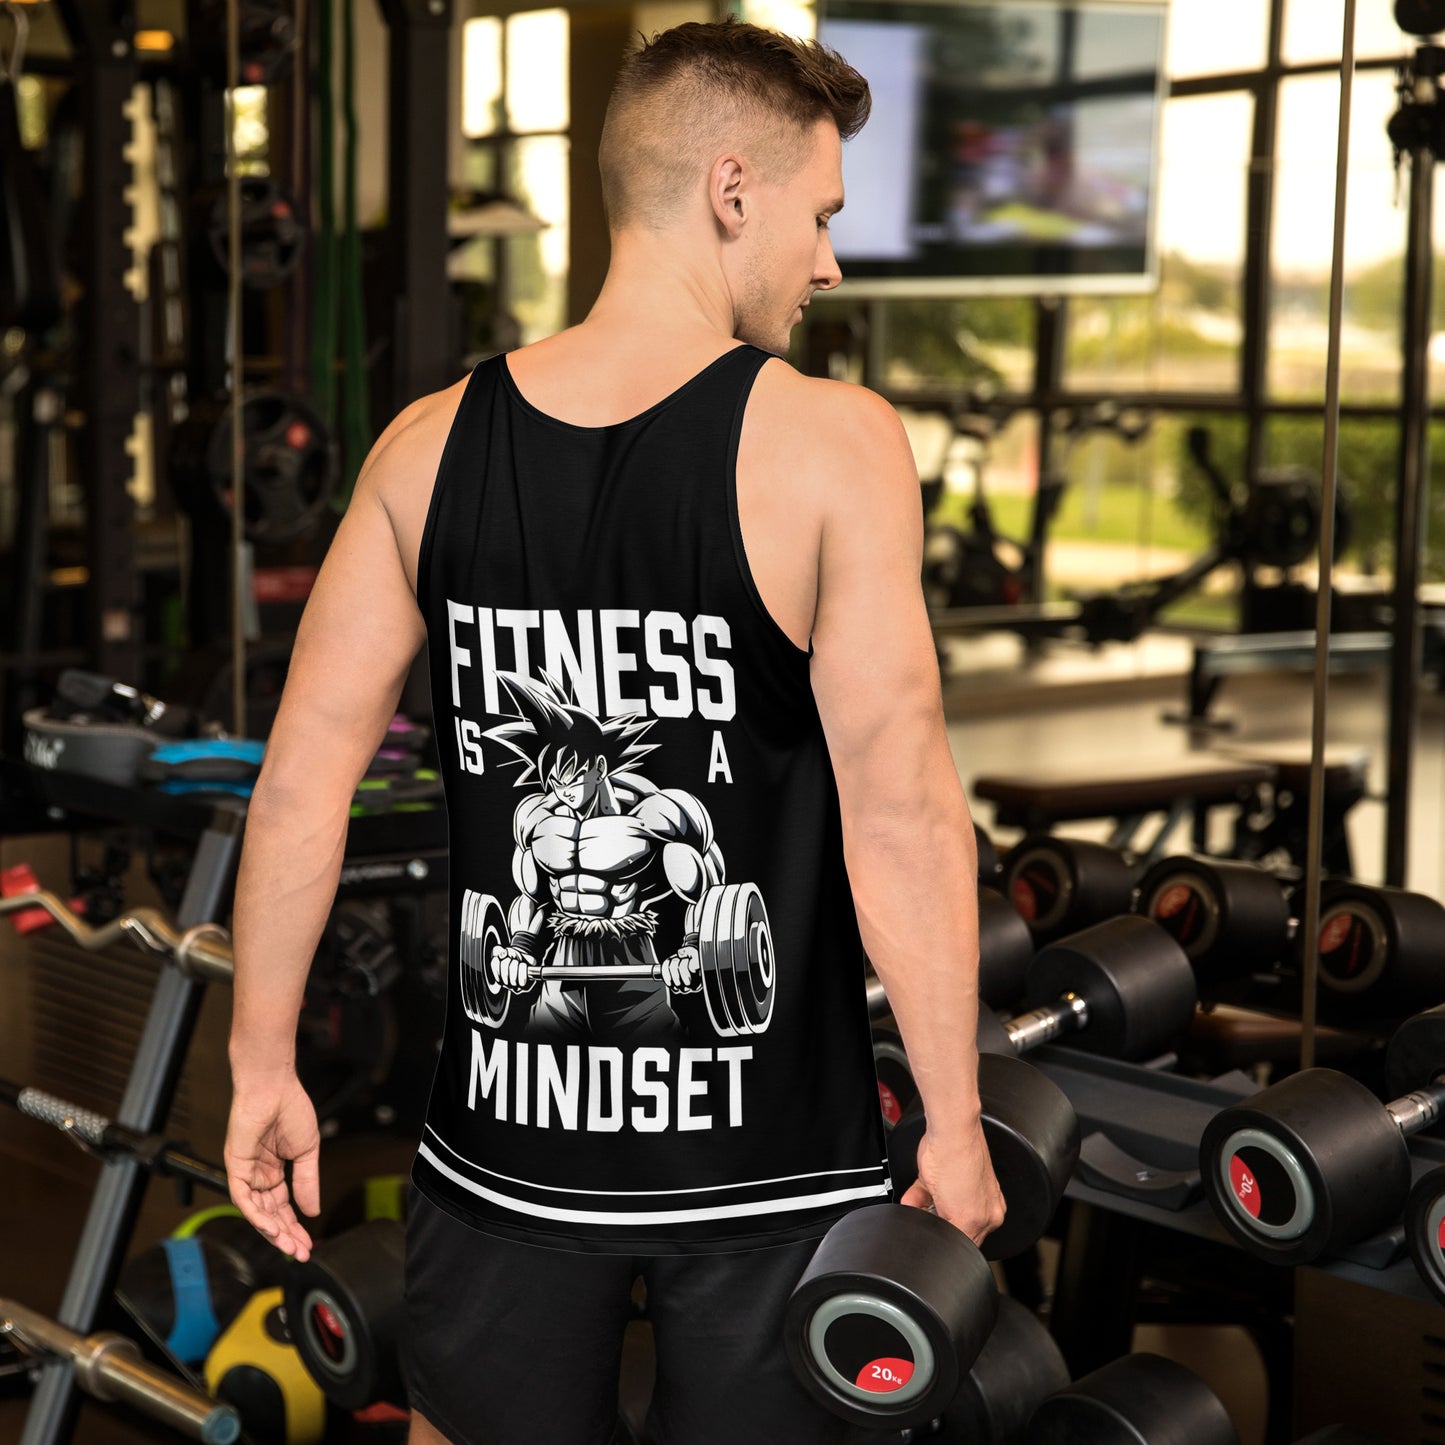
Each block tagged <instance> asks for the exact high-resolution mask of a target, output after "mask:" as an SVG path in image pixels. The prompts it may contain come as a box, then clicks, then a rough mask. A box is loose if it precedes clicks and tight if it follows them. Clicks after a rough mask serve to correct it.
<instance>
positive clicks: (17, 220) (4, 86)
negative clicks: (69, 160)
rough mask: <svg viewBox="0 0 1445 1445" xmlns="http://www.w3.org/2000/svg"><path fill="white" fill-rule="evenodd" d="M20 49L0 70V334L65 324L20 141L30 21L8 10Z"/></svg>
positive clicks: (53, 253)
mask: <svg viewBox="0 0 1445 1445" xmlns="http://www.w3.org/2000/svg"><path fill="white" fill-rule="evenodd" d="M6 9H7V14H8V16H9V19H10V23H11V24H12V25H13V26H14V28H15V44H14V47H13V48H12V49H11V52H10V55H9V57H8V58H7V60H6V63H5V64H4V65H3V66H0V333H3V332H6V331H9V330H10V329H11V328H12V327H19V328H20V329H21V330H23V331H27V332H37V331H45V330H47V329H48V328H49V327H51V326H54V325H55V323H56V321H58V320H59V319H60V314H61V300H60V266H59V254H60V253H59V251H58V250H57V248H56V246H55V244H54V241H53V238H52V236H51V228H50V225H49V221H48V218H47V207H46V205H45V201H44V199H43V198H42V195H41V191H40V187H39V185H38V184H37V181H36V176H35V169H34V165H33V162H32V158H31V155H30V152H29V151H27V150H26V149H25V146H24V144H23V142H22V141H21V137H20V111H19V107H18V105H17V103H16V87H17V84H18V82H19V80H20V77H21V74H22V73H23V70H24V66H25V45H26V39H27V36H28V34H29V30H30V21H29V19H28V17H27V16H26V13H25V12H24V11H23V10H20V9H19V8H17V7H16V6H13V5H12V6H8V7H6Z"/></svg>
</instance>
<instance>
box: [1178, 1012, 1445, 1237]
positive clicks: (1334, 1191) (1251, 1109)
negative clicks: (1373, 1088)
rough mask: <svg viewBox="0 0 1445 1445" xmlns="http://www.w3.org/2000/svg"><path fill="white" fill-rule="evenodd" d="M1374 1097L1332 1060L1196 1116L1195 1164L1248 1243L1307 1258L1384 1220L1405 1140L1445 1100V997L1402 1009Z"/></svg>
mask: <svg viewBox="0 0 1445 1445" xmlns="http://www.w3.org/2000/svg"><path fill="white" fill-rule="evenodd" d="M1385 1067H1386V1079H1387V1082H1388V1085H1389V1088H1390V1091H1391V1092H1392V1093H1395V1094H1398V1095H1399V1097H1398V1098H1396V1099H1394V1100H1393V1101H1392V1102H1391V1103H1388V1104H1382V1103H1381V1102H1380V1101H1379V1100H1378V1099H1377V1098H1376V1097H1375V1096H1374V1095H1373V1094H1372V1093H1371V1092H1370V1091H1369V1090H1368V1089H1367V1088H1366V1087H1365V1086H1364V1085H1363V1084H1361V1083H1359V1082H1358V1081H1357V1080H1355V1079H1352V1078H1350V1076H1349V1075H1348V1074H1340V1073H1336V1072H1335V1071H1334V1070H1333V1069H1306V1070H1304V1071H1303V1072H1302V1073H1298V1074H1294V1075H1292V1076H1291V1077H1290V1078H1287V1079H1284V1080H1282V1081H1281V1082H1280V1083H1278V1084H1273V1085H1271V1086H1270V1087H1269V1088H1268V1089H1265V1090H1264V1091H1263V1092H1262V1093H1259V1094H1255V1095H1254V1096H1253V1097H1252V1098H1249V1099H1246V1100H1245V1101H1244V1102H1243V1103H1241V1104H1235V1105H1231V1106H1230V1107H1229V1108H1227V1109H1223V1110H1221V1111H1220V1112H1219V1113H1218V1114H1216V1115H1215V1116H1214V1118H1213V1119H1211V1120H1210V1121H1209V1123H1208V1124H1207V1125H1206V1126H1205V1129H1204V1137H1203V1139H1202V1140H1201V1142H1200V1146H1199V1168H1200V1172H1201V1173H1202V1175H1203V1177H1204V1183H1205V1187H1206V1189H1207V1190H1208V1193H1209V1198H1210V1202H1211V1203H1212V1204H1213V1206H1214V1210H1215V1213H1216V1214H1217V1215H1218V1216H1219V1218H1220V1219H1221V1220H1222V1221H1223V1223H1224V1224H1225V1226H1226V1227H1227V1228H1228V1229H1229V1231H1230V1233H1231V1234H1233V1235H1234V1237H1235V1238H1236V1239H1238V1240H1239V1242H1240V1243H1241V1244H1242V1245H1244V1247H1245V1248H1246V1249H1248V1250H1249V1251H1250V1252H1251V1253H1253V1254H1255V1255H1258V1256H1259V1257H1260V1258H1261V1259H1265V1260H1269V1261H1270V1262H1271V1263H1274V1264H1291V1265H1293V1264H1307V1263H1308V1262H1309V1261H1310V1260H1313V1259H1318V1258H1319V1257H1320V1256H1321V1255H1325V1254H1329V1253H1331V1252H1332V1251H1335V1250H1338V1249H1340V1248H1342V1247H1343V1246H1344V1245H1347V1244H1350V1243H1353V1242H1354V1241H1355V1240H1359V1239H1365V1238H1367V1237H1368V1236H1370V1235H1372V1234H1374V1233H1376V1232H1377V1231H1379V1230H1381V1229H1384V1228H1385V1227H1386V1226H1387V1225H1389V1224H1390V1223H1392V1222H1393V1221H1394V1220H1395V1219H1396V1218H1398V1216H1399V1213H1400V1210H1401V1209H1402V1207H1403V1206H1404V1205H1405V1202H1406V1199H1407V1197H1408V1195H1409V1192H1410V1154H1409V1149H1408V1147H1407V1145H1406V1143H1405V1141H1406V1139H1407V1138H1409V1136H1410V1135H1412V1134H1418V1133H1419V1132H1420V1131H1421V1130H1424V1129H1428V1128H1429V1127H1430V1126H1431V1125H1432V1124H1434V1123H1435V1122H1436V1120H1438V1119H1439V1117H1440V1115H1441V1112H1442V1110H1445V1081H1442V1078H1441V1076H1442V1074H1445V1005H1442V1006H1441V1007H1439V1008H1434V1009H1431V1010H1429V1011H1428V1012H1426V1013H1422V1014H1416V1015H1415V1017H1414V1018H1411V1019H1407V1020H1406V1021H1405V1022H1404V1023H1403V1024H1401V1026H1400V1027H1399V1028H1398V1029H1397V1030H1396V1031H1395V1035H1394V1037H1393V1038H1392V1039H1391V1040H1390V1046H1389V1051H1388V1053H1387V1055H1386V1064H1385Z"/></svg>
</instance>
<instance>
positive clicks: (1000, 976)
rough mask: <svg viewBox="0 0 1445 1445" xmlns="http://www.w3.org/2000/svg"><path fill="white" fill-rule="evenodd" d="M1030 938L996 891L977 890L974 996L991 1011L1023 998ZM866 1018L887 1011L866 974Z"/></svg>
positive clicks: (876, 984) (881, 993)
mask: <svg viewBox="0 0 1445 1445" xmlns="http://www.w3.org/2000/svg"><path fill="white" fill-rule="evenodd" d="M1033 956H1034V938H1033V934H1031V933H1030V932H1029V926H1028V924H1027V923H1025V922H1024V921H1023V919H1022V918H1020V917H1019V914H1018V910H1017V909H1015V908H1014V906H1013V905H1012V904H1011V903H1010V902H1009V901H1008V899H1006V898H1005V897H1004V896H1003V894H1002V893H1000V892H999V891H998V890H997V889H996V888H980V889H979V890H978V993H979V998H980V999H982V1000H986V1001H987V1002H988V1003H989V1004H990V1005H992V1006H993V1007H994V1008H1007V1007H1009V1006H1010V1005H1013V1004H1016V1003H1017V1002H1018V1001H1019V999H1020V998H1021V997H1022V996H1023V991H1024V984H1025V981H1026V980H1027V978H1028V971H1029V964H1030V963H1031V962H1032V961H1033ZM867 989H868V1017H869V1018H871V1019H881V1018H886V1017H887V1016H888V1015H889V1013H890V1012H891V1009H890V1006H889V1003H888V995H887V992H886V991H885V990H884V987H883V984H882V982H881V981H880V980H879V979H878V978H877V977H876V976H872V975H870V976H869V978H868V983H867Z"/></svg>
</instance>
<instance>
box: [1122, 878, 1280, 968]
mask: <svg viewBox="0 0 1445 1445" xmlns="http://www.w3.org/2000/svg"><path fill="white" fill-rule="evenodd" d="M1139 912H1140V913H1141V914H1143V915H1144V916H1145V917H1146V918H1152V919H1153V920H1154V921H1155V922H1156V923H1158V924H1159V925H1160V926H1161V927H1162V928H1164V929H1165V930H1166V931H1167V932H1168V933H1169V934H1170V936H1171V937H1172V938H1173V939H1174V940H1175V941H1176V942H1177V943H1178V944H1179V946H1180V947H1181V948H1182V949H1183V950H1184V952H1185V955H1186V956H1187V957H1188V959H1189V961H1190V963H1191V964H1193V965H1194V970H1195V973H1196V975H1197V976H1198V977H1199V979H1200V982H1201V985H1202V986H1203V985H1208V984H1216V983H1221V982H1224V981H1226V980H1228V979H1235V978H1243V977H1247V976H1248V975H1249V974H1251V973H1253V972H1255V971H1256V970H1258V969H1261V968H1268V967H1269V966H1270V965H1272V964H1273V963H1274V962H1275V961H1276V960H1277V959H1278V957H1279V955H1280V951H1281V949H1282V948H1283V946H1284V945H1285V943H1286V942H1287V941H1288V939H1289V932H1290V917H1289V901H1288V899H1287V898H1286V897H1285V892H1284V889H1283V888H1282V887H1281V886H1280V883H1279V881H1278V879H1276V878H1275V877H1274V876H1273V875H1272V874H1269V873H1266V872H1264V871H1263V870H1262V869H1260V868H1256V867H1254V866H1253V865H1252V864H1249V863H1238V862H1232V861H1228V860H1216V859H1207V860H1206V859H1203V858H1192V857H1184V858H1163V859H1161V860H1160V861H1159V862H1158V863H1156V864H1155V865H1154V866H1153V867H1152V868H1151V869H1150V870H1149V871H1148V872H1147V873H1146V874H1145V875H1144V877H1143V878H1142V879H1141V880H1140V882H1139Z"/></svg>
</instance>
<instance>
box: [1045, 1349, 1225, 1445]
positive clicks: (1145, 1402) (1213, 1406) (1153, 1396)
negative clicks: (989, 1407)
mask: <svg viewBox="0 0 1445 1445" xmlns="http://www.w3.org/2000/svg"><path fill="white" fill-rule="evenodd" d="M1024 1439H1025V1441H1026V1442H1027V1445H1239V1436H1238V1435H1237V1434H1236V1433H1235V1429H1234V1424H1233V1422H1232V1421H1231V1420H1230V1418H1229V1414H1228V1412H1227V1411H1226V1410H1225V1408H1224V1406H1223V1405H1222V1404H1221V1403H1220V1401H1219V1397H1218V1396H1217V1395H1216V1394H1215V1393H1214V1391H1213V1390H1211V1389H1210V1388H1209V1387H1208V1386H1207V1385H1206V1384H1205V1383H1204V1381H1203V1380H1201V1379H1200V1378H1199V1376H1198V1375H1196V1374H1195V1373H1194V1372H1193V1371H1192V1370H1187V1369H1185V1368H1184V1366H1183V1365H1180V1364H1176V1363H1175V1362H1174V1361H1173V1360H1166V1359H1165V1358H1164V1357H1163V1356H1162V1355H1151V1354H1136V1355H1125V1356H1123V1357H1122V1358H1121V1359H1118V1360H1114V1361H1113V1362H1112V1363H1110V1364H1107V1365H1105V1366H1104V1367H1103V1369H1101V1370H1095V1371H1094V1372H1093V1374H1091V1375H1085V1376H1084V1378H1083V1379H1081V1380H1076V1381H1075V1382H1074V1383H1073V1384H1072V1385H1069V1386H1067V1387H1066V1388H1065V1389H1062V1390H1060V1391H1058V1392H1057V1393H1056V1394H1054V1395H1050V1396H1049V1398H1048V1399H1047V1400H1045V1401H1044V1402H1043V1404H1041V1405H1040V1406H1039V1408H1038V1409H1037V1410H1036V1411H1035V1412H1034V1416H1033V1419H1031V1420H1030V1421H1029V1426H1028V1430H1027V1432H1026V1434H1025V1436H1024Z"/></svg>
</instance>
